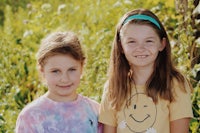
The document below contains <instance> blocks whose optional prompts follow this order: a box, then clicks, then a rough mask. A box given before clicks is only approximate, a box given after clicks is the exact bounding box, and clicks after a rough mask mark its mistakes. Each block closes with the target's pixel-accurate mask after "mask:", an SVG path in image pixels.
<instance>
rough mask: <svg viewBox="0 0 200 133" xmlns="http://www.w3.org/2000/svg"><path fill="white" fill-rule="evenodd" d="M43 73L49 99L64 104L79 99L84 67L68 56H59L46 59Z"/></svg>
mask: <svg viewBox="0 0 200 133" xmlns="http://www.w3.org/2000/svg"><path fill="white" fill-rule="evenodd" d="M45 62H46V63H45V64H44V67H43V69H41V73H42V75H43V77H44V79H45V81H46V84H47V87H48V93H47V97H49V98H50V99H52V100H55V101H59V102H63V101H72V100H75V99H76V97H77V94H76V89H77V87H78V85H79V83H80V77H81V74H82V65H81V62H80V61H77V60H75V59H74V58H72V56H70V55H68V54H57V55H54V56H50V57H48V58H47V59H46V61H45Z"/></svg>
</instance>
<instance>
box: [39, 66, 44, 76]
mask: <svg viewBox="0 0 200 133" xmlns="http://www.w3.org/2000/svg"><path fill="white" fill-rule="evenodd" d="M38 70H39V73H40V75H41V77H42V78H44V68H42V67H41V66H40V67H39V68H38Z"/></svg>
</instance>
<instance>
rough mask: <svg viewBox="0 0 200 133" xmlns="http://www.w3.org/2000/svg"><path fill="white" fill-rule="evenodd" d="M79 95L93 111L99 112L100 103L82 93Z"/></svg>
mask: <svg viewBox="0 0 200 133" xmlns="http://www.w3.org/2000/svg"><path fill="white" fill-rule="evenodd" d="M79 97H81V98H82V100H84V101H85V102H87V103H88V104H89V105H90V106H91V107H92V108H93V110H95V112H99V108H100V104H99V103H98V102H97V101H95V100H93V99H91V98H89V97H86V96H82V95H79Z"/></svg>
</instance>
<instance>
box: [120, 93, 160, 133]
mask: <svg viewBox="0 0 200 133" xmlns="http://www.w3.org/2000/svg"><path fill="white" fill-rule="evenodd" d="M130 100H131V105H130V106H129V107H128V108H125V109H124V116H125V121H126V126H127V127H128V128H129V130H131V131H132V132H137V133H140V132H144V131H146V130H147V129H148V128H151V127H152V126H153V125H154V123H155V120H156V115H157V108H156V105H155V104H154V102H153V101H152V99H151V98H150V97H147V96H146V94H143V93H137V94H135V95H133V96H132V97H131V99H130Z"/></svg>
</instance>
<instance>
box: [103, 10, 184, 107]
mask: <svg viewBox="0 0 200 133" xmlns="http://www.w3.org/2000/svg"><path fill="white" fill-rule="evenodd" d="M134 14H143V15H148V16H150V17H152V18H154V19H155V20H156V21H157V22H158V23H159V25H160V28H159V27H158V26H156V25H155V24H153V23H151V22H150V21H146V20H137V19H135V20H132V21H130V22H128V23H129V24H131V23H137V24H143V25H149V26H151V27H152V28H154V29H155V31H156V33H157V34H158V36H159V37H160V40H162V39H163V38H165V39H166V46H165V48H164V50H163V51H161V52H159V54H158V57H157V59H156V61H155V65H154V71H153V73H152V74H151V76H150V77H149V79H148V80H147V82H146V85H145V86H146V94H147V95H148V96H149V97H151V98H152V99H153V101H154V102H155V103H156V102H157V101H158V98H159V97H160V98H163V99H165V100H169V101H170V102H171V101H173V100H174V96H173V93H172V81H173V78H174V77H175V79H177V80H178V82H180V83H181V85H182V88H183V85H184V82H185V79H184V77H183V75H182V74H181V73H180V72H178V70H177V69H176V68H175V67H174V66H173V64H172V59H171V47H170V42H169V39H168V36H167V33H166V31H165V29H164V27H163V25H162V23H161V22H160V20H159V19H158V17H157V16H156V15H154V13H152V12H151V11H149V10H146V9H137V10H133V11H130V12H128V13H126V14H125V15H124V16H123V17H122V18H121V20H120V21H119V23H118V24H117V27H116V33H115V37H114V41H113V45H112V50H111V57H110V64H109V69H108V85H107V86H106V89H107V90H106V92H105V94H107V95H108V98H109V101H111V106H112V108H113V109H116V110H119V109H120V108H121V106H122V104H123V103H124V102H125V101H126V99H127V98H128V97H130V95H131V89H132V84H131V82H132V81H131V76H132V75H131V74H130V65H129V63H128V61H127V59H126V57H125V55H124V53H123V52H122V51H123V49H122V46H121V40H120V30H121V28H122V27H123V23H124V21H125V19H126V18H127V17H129V16H131V15H134Z"/></svg>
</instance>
